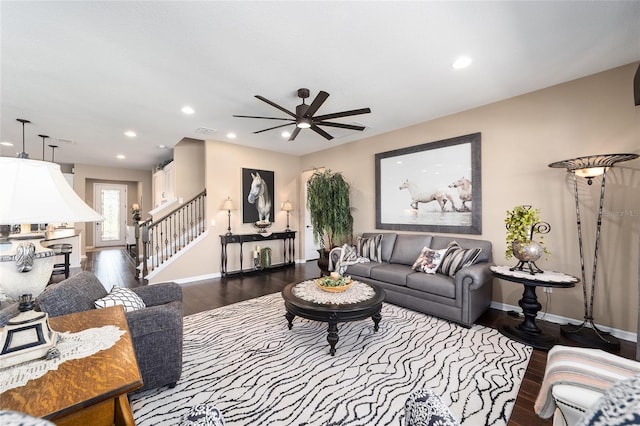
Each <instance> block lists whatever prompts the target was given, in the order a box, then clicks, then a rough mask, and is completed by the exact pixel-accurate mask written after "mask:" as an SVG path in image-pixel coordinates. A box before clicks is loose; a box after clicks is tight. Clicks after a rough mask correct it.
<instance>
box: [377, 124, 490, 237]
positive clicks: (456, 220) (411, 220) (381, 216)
mask: <svg viewBox="0 0 640 426" xmlns="http://www.w3.org/2000/svg"><path fill="white" fill-rule="evenodd" d="M480 136H481V135H480V133H473V134H469V135H464V136H458V137H455V138H451V139H444V140H440V141H435V142H429V143H425V144H421V145H416V146H411V147H407V148H400V149H396V150H393V151H387V152H381V153H379V154H376V156H375V161H376V228H377V229H393V230H406V231H422V232H451V233H459V234H481V233H482V191H481V184H482V174H481V173H480V140H481V137H480Z"/></svg>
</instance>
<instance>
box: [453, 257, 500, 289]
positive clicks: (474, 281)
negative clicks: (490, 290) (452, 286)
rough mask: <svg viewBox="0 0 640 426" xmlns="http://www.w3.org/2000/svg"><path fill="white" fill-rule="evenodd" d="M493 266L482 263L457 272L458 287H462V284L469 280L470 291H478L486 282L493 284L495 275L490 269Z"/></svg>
mask: <svg viewBox="0 0 640 426" xmlns="http://www.w3.org/2000/svg"><path fill="white" fill-rule="evenodd" d="M491 265H493V264H492V263H488V262H481V263H476V264H475V265H471V266H467V267H465V268H462V269H460V270H459V271H458V272H456V276H455V281H456V287H457V286H458V285H462V283H464V282H465V281H466V280H467V279H470V280H471V284H470V285H469V290H476V289H478V288H480V287H482V286H483V285H484V284H485V283H486V282H491V280H493V274H492V273H491V269H489V268H490V267H491Z"/></svg>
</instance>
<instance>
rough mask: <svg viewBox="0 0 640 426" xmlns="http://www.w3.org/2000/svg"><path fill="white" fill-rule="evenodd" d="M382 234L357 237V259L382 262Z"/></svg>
mask: <svg viewBox="0 0 640 426" xmlns="http://www.w3.org/2000/svg"><path fill="white" fill-rule="evenodd" d="M381 243H382V234H378V235H376V236H374V237H370V238H367V237H358V241H357V247H358V257H364V258H366V259H369V260H371V261H373V262H381V261H382V252H381V250H382V246H381Z"/></svg>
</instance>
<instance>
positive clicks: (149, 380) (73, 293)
mask: <svg viewBox="0 0 640 426" xmlns="http://www.w3.org/2000/svg"><path fill="white" fill-rule="evenodd" d="M131 290H133V291H134V292H135V293H136V294H137V295H138V296H140V298H142V300H143V301H144V304H145V305H146V308H143V309H140V310H137V311H133V312H126V317H127V323H128V325H129V330H130V331H131V337H132V340H133V346H134V350H135V353H136V359H137V361H138V366H139V368H140V373H141V374H142V380H143V381H144V386H143V387H142V388H141V389H140V390H145V389H152V388H156V387H159V386H164V385H170V386H174V385H175V384H176V382H177V381H178V379H179V378H180V373H181V372H182V316H183V309H182V289H181V288H180V286H179V285H178V284H175V283H162V284H153V285H149V286H144V287H136V288H132V289H131ZM107 294H108V293H107V290H106V289H105V287H104V286H103V285H102V283H101V282H100V280H98V278H97V277H96V276H95V275H94V274H92V273H91V272H80V273H79V274H77V275H74V276H72V277H70V278H68V279H66V280H64V281H61V282H59V283H58V284H54V285H50V286H48V287H47V288H46V289H45V291H44V292H43V293H42V294H40V296H38V297H37V299H36V302H37V305H38V306H39V309H40V310H42V311H44V312H47V313H48V314H49V316H51V317H55V316H59V315H66V314H71V313H74V312H81V311H87V310H90V309H95V305H94V302H95V301H96V300H98V299H100V298H102V297H105V296H106V295H107Z"/></svg>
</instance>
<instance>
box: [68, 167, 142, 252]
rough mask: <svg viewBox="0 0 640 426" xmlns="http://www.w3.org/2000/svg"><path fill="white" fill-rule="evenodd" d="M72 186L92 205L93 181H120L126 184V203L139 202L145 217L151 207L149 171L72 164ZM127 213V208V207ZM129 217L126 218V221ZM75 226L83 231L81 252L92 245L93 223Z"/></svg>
mask: <svg viewBox="0 0 640 426" xmlns="http://www.w3.org/2000/svg"><path fill="white" fill-rule="evenodd" d="M73 171H74V179H73V186H74V189H75V191H76V193H78V194H79V195H80V197H82V199H83V200H85V202H86V203H87V204H88V205H90V206H91V207H93V183H94V182H109V183H122V184H126V185H127V186H128V197H129V199H128V200H127V201H128V205H129V206H131V204H132V203H133V202H134V201H136V202H138V203H139V204H140V206H141V210H142V212H141V213H142V217H143V218H144V217H146V216H147V214H148V212H149V210H150V209H151V207H152V204H151V203H152V200H151V171H150V170H149V171H146V170H132V169H117V168H112V167H99V166H93V165H86V164H75V165H74V169H73ZM127 213H129V209H127ZM129 220H130V218H128V221H129ZM76 228H78V229H81V230H82V231H83V242H84V246H83V247H82V253H83V254H84V252H85V247H86V246H92V245H93V224H92V223H86V224H85V223H76Z"/></svg>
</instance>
